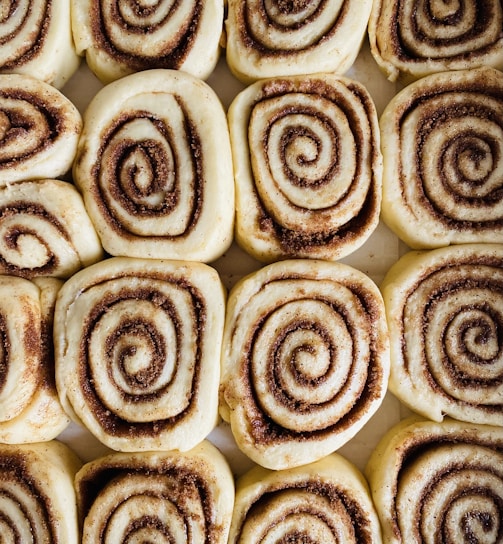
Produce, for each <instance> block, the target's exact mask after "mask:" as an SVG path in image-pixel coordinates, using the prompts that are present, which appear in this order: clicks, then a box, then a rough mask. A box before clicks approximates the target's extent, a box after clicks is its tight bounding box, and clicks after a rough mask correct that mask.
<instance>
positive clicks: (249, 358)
mask: <svg viewBox="0 0 503 544" xmlns="http://www.w3.org/2000/svg"><path fill="white" fill-rule="evenodd" d="M388 350H389V346H388V331H387V326H386V318H385V314H384V304H383V301H382V298H381V294H380V292H379V290H378V289H377V287H376V286H375V284H374V283H373V282H372V281H371V280H370V279H369V278H368V277H367V276H365V275H364V274H363V273H362V272H360V271H358V270H356V269H354V268H352V267H350V266H347V265H343V264H341V263H329V262H324V261H316V260H289V261H279V262H277V263H274V264H271V265H268V266H266V267H264V268H262V269H260V270H259V271H257V272H254V273H252V274H251V275H249V276H247V277H246V278H244V279H242V280H241V281H240V282H239V283H238V284H237V285H236V286H235V287H234V288H233V289H232V290H231V292H230V294H229V300H228V305H227V316H226V323H225V329H224V343H223V348H222V367H223V370H222V385H221V414H222V417H223V418H224V419H225V420H226V421H229V422H230V426H231V430H232V433H233V435H234V437H235V439H236V442H237V445H238V447H239V448H240V449H241V450H242V451H243V452H244V453H245V454H246V455H247V456H248V457H250V458H251V459H252V460H253V461H255V462H256V463H258V464H259V465H262V466H263V467H265V468H270V469H275V470H279V469H287V468H292V467H295V466H298V465H302V464H306V463H310V462H313V461H316V460H318V459H320V458H322V457H324V456H325V455H328V454H329V453H331V452H333V451H335V450H336V449H338V448H339V447H341V446H342V445H343V444H345V443H346V442H347V441H348V440H349V439H351V438H352V437H353V436H354V435H355V434H356V433H357V432H358V431H359V430H360V429H361V428H362V427H363V426H364V425H365V423H366V422H367V421H368V420H369V419H370V417H371V416H372V415H373V414H374V413H375V412H376V410H377V409H378V407H379V406H380V404H381V402H382V400H383V397H384V394H385V392H386V387H387V383H388V373H389V351H388Z"/></svg>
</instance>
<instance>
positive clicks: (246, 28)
mask: <svg viewBox="0 0 503 544" xmlns="http://www.w3.org/2000/svg"><path fill="white" fill-rule="evenodd" d="M326 3H327V2H326V0H322V1H321V2H320V3H319V4H320V7H319V9H318V10H317V11H315V12H314V14H313V15H311V17H309V18H307V19H305V20H304V21H302V22H301V23H298V24H297V25H296V26H293V27H292V30H294V31H295V30H297V29H298V28H301V27H302V26H307V25H312V24H316V20H317V19H318V17H319V16H322V17H324V16H326V13H324V7H325V4H326ZM244 4H246V2H244ZM349 4H350V2H348V1H347V0H346V1H344V2H342V5H341V9H340V11H339V14H338V15H337V18H336V20H335V21H334V24H333V25H332V28H331V29H330V30H329V31H328V32H324V33H323V34H322V35H320V37H319V38H318V39H317V40H315V41H313V42H312V43H311V44H310V45H309V46H308V47H304V48H303V49H301V50H299V51H296V50H295V49H270V48H268V47H266V46H265V45H264V44H263V43H262V37H261V36H259V35H258V34H257V32H256V31H255V29H254V28H253V26H252V25H251V24H250V20H249V17H248V9H247V6H246V5H245V6H244V7H243V8H242V17H239V19H238V23H240V25H239V35H240V38H241V41H242V43H243V44H244V45H245V46H246V48H247V49H251V50H255V51H258V52H260V54H261V55H262V56H264V57H295V54H296V53H299V52H305V51H310V50H312V49H315V48H316V47H318V46H319V45H320V44H321V43H323V42H325V41H327V40H329V39H330V38H332V37H333V36H334V35H335V34H336V33H337V31H338V27H339V26H340V25H341V24H342V22H343V20H344V18H345V17H346V16H347V15H348V13H349V9H350V7H349ZM263 14H264V18H265V19H268V15H267V13H265V10H263ZM269 26H270V27H273V28H276V29H281V28H282V27H281V26H280V25H278V24H277V23H275V22H274V21H272V20H270V19H269ZM287 31H288V29H287Z"/></svg>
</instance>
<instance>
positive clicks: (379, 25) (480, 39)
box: [368, 0, 503, 83]
mask: <svg viewBox="0 0 503 544" xmlns="http://www.w3.org/2000/svg"><path fill="white" fill-rule="evenodd" d="M502 25H503V7H502V4H501V2H500V0H468V1H465V2H434V1H433V2H432V1H426V2H417V1H416V2H408V1H405V0H377V1H374V3H373V7H372V12H371V14H370V18H369V24H368V35H369V40H370V50H371V53H372V55H373V56H374V59H375V61H376V62H377V64H378V66H379V67H380V68H381V70H382V71H383V73H384V74H385V75H386V76H387V77H388V79H390V80H391V81H396V80H397V79H401V80H403V81H405V82H409V83H410V82H411V81H412V80H414V79H418V78H420V77H424V76H427V75H430V74H433V73H437V72H443V71H447V70H465V69H472V68H479V67H482V66H491V67H494V68H498V69H500V70H501V69H503V37H502V34H501V28H502Z"/></svg>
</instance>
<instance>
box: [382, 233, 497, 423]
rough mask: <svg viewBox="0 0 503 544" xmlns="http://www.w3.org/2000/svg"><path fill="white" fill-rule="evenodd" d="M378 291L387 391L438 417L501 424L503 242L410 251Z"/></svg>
mask: <svg viewBox="0 0 503 544" xmlns="http://www.w3.org/2000/svg"><path fill="white" fill-rule="evenodd" d="M381 289H382V292H383V297H384V302H385V306H386V312H387V315H388V325H389V332H390V341H391V375H390V381H389V388H390V390H391V391H392V392H393V393H394V394H395V395H396V396H397V397H398V398H399V399H400V400H401V401H402V402H403V403H404V404H407V405H408V406H409V407H410V408H412V410H414V411H415V412H418V413H420V414H422V415H423V416H425V417H428V418H430V419H433V420H435V421H442V419H443V417H444V415H448V416H451V417H453V418H455V419H459V420H463V421H468V422H473V423H488V424H493V425H503V355H502V354H503V342H502V338H501V330H502V329H503V245H493V244H463V245H459V246H450V247H446V248H440V249H435V250H431V251H426V252H409V253H408V254H406V255H405V256H403V257H402V258H401V259H400V260H399V261H398V262H397V263H396V264H395V265H394V266H392V267H391V269H390V270H389V272H388V274H387V275H386V277H385V278H384V281H383V283H382V284H381Z"/></svg>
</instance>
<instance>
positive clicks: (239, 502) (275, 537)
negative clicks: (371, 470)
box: [229, 453, 381, 544]
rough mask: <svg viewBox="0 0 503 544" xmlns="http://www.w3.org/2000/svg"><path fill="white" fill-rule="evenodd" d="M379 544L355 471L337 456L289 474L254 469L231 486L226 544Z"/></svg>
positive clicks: (364, 491)
mask: <svg viewBox="0 0 503 544" xmlns="http://www.w3.org/2000/svg"><path fill="white" fill-rule="evenodd" d="M238 542H246V543H247V544H255V543H258V542H320V543H321V542H323V543H331V542H334V543H335V542H345V543H347V544H350V543H354V544H357V543H358V544H366V543H367V544H371V543H372V544H379V543H380V542H381V529H380V525H379V520H378V518H377V513H376V511H375V508H374V505H373V503H372V499H371V497H370V490H369V488H368V484H367V483H366V481H365V479H364V477H363V476H362V474H361V473H360V471H359V470H358V469H357V468H356V467H355V466H354V465H353V464H352V463H350V462H349V461H347V460H346V459H344V458H343V457H342V456H340V455H338V454H335V453H334V454H331V455H329V456H327V457H325V458H323V459H321V460H319V461H316V462H314V463H310V464H308V465H304V466H302V467H297V468H294V469H289V470H279V471H270V470H267V469H264V468H262V467H254V468H252V469H251V470H249V471H248V472H247V473H246V474H244V475H243V476H241V477H240V478H239V479H238V481H237V485H236V501H235V507H234V514H233V519H232V525H231V532H230V537H229V544H237V543H238Z"/></svg>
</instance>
